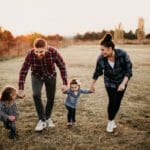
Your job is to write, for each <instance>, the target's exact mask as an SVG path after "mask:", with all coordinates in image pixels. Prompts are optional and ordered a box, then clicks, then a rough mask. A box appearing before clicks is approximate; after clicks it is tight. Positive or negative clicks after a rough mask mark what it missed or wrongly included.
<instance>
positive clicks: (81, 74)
mask: <svg viewBox="0 0 150 150" xmlns="http://www.w3.org/2000/svg"><path fill="white" fill-rule="evenodd" d="M118 47H120V48H123V49H125V50H126V51H127V52H128V53H129V55H130V57H131V60H132V62H133V77H132V78H131V81H130V82H129V85H128V89H127V91H126V93H125V96H124V98H123V101H122V105H121V108H120V110H119V113H118V115H117V117H116V123H117V126H118V128H117V129H116V130H115V132H114V133H111V134H108V133H106V131H105V129H106V124H107V103H108V99H107V93H106V91H105V88H104V83H103V77H100V78H99V80H98V81H97V83H96V92H95V93H94V94H89V95H81V97H80V101H79V104H78V108H77V114H76V117H77V118H76V119H77V125H76V126H73V127H71V128H68V127H67V126H66V116H67V115H66V114H67V111H66V108H65V106H64V101H65V98H66V95H64V94H62V92H61V86H62V80H61V77H60V74H59V70H57V72H58V77H57V92H56V98H55V104H54V108H53V113H52V119H53V121H54V123H55V125H56V127H55V128H49V129H48V128H47V129H45V130H44V131H43V132H41V133H36V132H35V131H34V128H35V125H36V123H37V121H38V120H37V114H36V111H35V107H34V103H33V100H32V90H31V81H30V72H29V73H28V76H27V79H26V84H25V92H26V98H25V99H23V100H22V99H20V100H17V101H16V102H17V105H18V108H19V110H20V116H19V119H18V121H17V129H18V133H19V135H20V138H19V140H17V141H10V140H9V139H8V138H7V130H6V129H4V127H3V125H2V122H1V123H0V150H3V149H4V150H9V149H11V150H116V149H119V150H148V149H150V89H149V88H150V45H145V46H144V45H120V46H118ZM60 53H61V54H62V56H63V58H64V59H65V61H66V66H67V70H68V77H69V79H71V78H73V77H76V78H78V79H79V80H80V81H81V83H82V84H81V87H82V88H89V86H90V82H91V78H92V75H93V71H94V69H95V64H96V59H97V57H98V55H99V53H100V50H99V46H98V45H82V46H70V47H67V48H62V49H60ZM23 60H24V58H23V57H21V58H15V59H11V60H7V61H2V62H0V90H1V89H2V88H3V87H4V86H6V85H13V86H15V87H16V88H17V84H18V76H19V70H20V68H21V65H22V62H23ZM42 93H43V95H42V97H43V103H44V105H45V102H46V99H45V91H44V87H43V91H42Z"/></svg>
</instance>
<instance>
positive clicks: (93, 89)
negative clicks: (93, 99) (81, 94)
mask: <svg viewBox="0 0 150 150" xmlns="http://www.w3.org/2000/svg"><path fill="white" fill-rule="evenodd" d="M90 91H91V92H93V93H94V92H95V87H94V85H93V84H91V86H90Z"/></svg>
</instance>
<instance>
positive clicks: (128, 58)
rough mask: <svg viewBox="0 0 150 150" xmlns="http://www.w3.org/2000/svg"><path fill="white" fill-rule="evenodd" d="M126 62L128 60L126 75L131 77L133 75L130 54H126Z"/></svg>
mask: <svg viewBox="0 0 150 150" xmlns="http://www.w3.org/2000/svg"><path fill="white" fill-rule="evenodd" d="M125 62H126V72H125V76H127V77H128V78H129V79H130V78H131V77H132V62H131V60H130V57H129V55H128V54H126V55H125Z"/></svg>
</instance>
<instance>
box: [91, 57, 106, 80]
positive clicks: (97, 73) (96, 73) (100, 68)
mask: <svg viewBox="0 0 150 150" xmlns="http://www.w3.org/2000/svg"><path fill="white" fill-rule="evenodd" d="M103 68H104V65H103V60H102V57H101V56H99V57H98V59H97V63H96V68H95V71H94V74H93V79H94V80H97V79H98V77H99V76H101V75H103Z"/></svg>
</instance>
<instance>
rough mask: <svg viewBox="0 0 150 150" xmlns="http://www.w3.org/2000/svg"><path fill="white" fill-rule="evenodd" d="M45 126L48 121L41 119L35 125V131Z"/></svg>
mask: <svg viewBox="0 0 150 150" xmlns="http://www.w3.org/2000/svg"><path fill="white" fill-rule="evenodd" d="M44 128H46V122H45V121H42V120H39V122H38V123H37V125H36V127H35V131H42V130H43V129H44Z"/></svg>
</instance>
